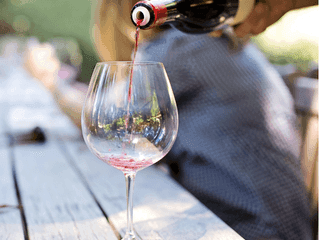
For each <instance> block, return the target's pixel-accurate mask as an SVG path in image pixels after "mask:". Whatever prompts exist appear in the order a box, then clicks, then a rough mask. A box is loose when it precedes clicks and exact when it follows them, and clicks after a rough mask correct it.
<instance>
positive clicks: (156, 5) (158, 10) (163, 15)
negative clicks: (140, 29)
mask: <svg viewBox="0 0 320 240" xmlns="http://www.w3.org/2000/svg"><path fill="white" fill-rule="evenodd" d="M142 2H144V3H146V4H148V5H149V6H151V7H152V9H153V12H154V18H155V20H154V22H153V24H152V25H151V26H150V27H149V28H153V27H155V26H160V25H162V24H163V23H165V21H166V20H167V16H168V13H167V7H166V5H165V4H163V3H161V2H160V1H159V2H156V1H155V2H152V3H151V2H147V1H142Z"/></svg>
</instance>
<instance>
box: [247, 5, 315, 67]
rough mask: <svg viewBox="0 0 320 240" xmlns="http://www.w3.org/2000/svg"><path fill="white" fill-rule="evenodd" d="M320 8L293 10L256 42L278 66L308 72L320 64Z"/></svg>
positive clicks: (255, 40) (255, 39)
mask: <svg viewBox="0 0 320 240" xmlns="http://www.w3.org/2000/svg"><path fill="white" fill-rule="evenodd" d="M318 16H319V15H318V7H310V8H305V9H301V10H296V11H291V12H289V13H287V14H286V15H285V16H283V17H282V18H281V19H280V20H279V21H278V22H277V23H276V24H274V25H272V26H270V27H269V28H268V29H267V30H266V31H265V32H263V33H262V34H260V35H258V36H256V37H254V38H252V41H253V42H254V43H255V44H256V45H257V46H258V47H259V48H260V49H261V50H262V51H263V52H264V54H265V55H266V56H267V58H268V59H269V61H270V62H272V63H273V64H277V65H285V64H293V65H295V66H296V68H297V69H299V70H301V71H304V72H307V71H308V70H309V68H310V66H311V64H314V63H318V62H319V61H318V60H319V18H318Z"/></svg>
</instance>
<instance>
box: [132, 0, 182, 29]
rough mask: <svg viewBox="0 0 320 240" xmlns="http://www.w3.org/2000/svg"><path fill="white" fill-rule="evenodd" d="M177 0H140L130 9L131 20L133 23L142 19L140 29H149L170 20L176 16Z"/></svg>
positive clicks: (135, 23) (177, 13)
mask: <svg viewBox="0 0 320 240" xmlns="http://www.w3.org/2000/svg"><path fill="white" fill-rule="evenodd" d="M177 3H178V2H177V1H176V0H167V1H140V2H138V3H137V4H135V5H134V7H133V8H132V10H131V20H132V22H133V23H134V25H137V23H138V21H139V20H140V19H142V21H141V23H140V28H141V29H150V28H153V27H156V26H160V25H162V24H164V23H165V22H170V21H172V20H173V19H175V18H176V17H178V15H179V12H178V11H177Z"/></svg>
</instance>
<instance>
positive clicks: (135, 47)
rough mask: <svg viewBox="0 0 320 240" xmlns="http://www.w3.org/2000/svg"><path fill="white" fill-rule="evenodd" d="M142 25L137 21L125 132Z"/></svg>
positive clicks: (140, 21)
mask: <svg viewBox="0 0 320 240" xmlns="http://www.w3.org/2000/svg"><path fill="white" fill-rule="evenodd" d="M141 23H142V19H141V20H138V21H137V28H136V35H135V36H136V39H135V45H134V50H133V59H132V68H131V71H130V80H129V90H128V108H127V118H126V131H127V129H128V123H129V107H130V102H131V97H132V77H133V67H134V63H135V60H136V55H137V50H138V45H139V30H140V24H141Z"/></svg>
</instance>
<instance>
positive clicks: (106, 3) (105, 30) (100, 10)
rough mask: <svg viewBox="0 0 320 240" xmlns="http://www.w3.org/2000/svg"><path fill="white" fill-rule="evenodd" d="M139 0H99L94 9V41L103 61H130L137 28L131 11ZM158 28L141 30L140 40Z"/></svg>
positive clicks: (150, 35)
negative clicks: (132, 20) (132, 19)
mask: <svg viewBox="0 0 320 240" xmlns="http://www.w3.org/2000/svg"><path fill="white" fill-rule="evenodd" d="M136 2H137V0H127V1H124V0H118V1H117V0H97V2H96V5H95V6H93V11H92V37H93V42H94V45H95V48H96V51H97V53H98V56H99V57H100V59H101V60H102V61H128V60H131V54H132V51H133V48H134V43H135V31H136V28H135V26H134V25H133V23H132V22H131V18H130V12H131V8H132V6H133V5H134V4H135V3H136ZM155 32H156V30H144V31H141V32H140V38H139V42H140V41H143V40H146V39H148V38H150V37H152V36H153V35H154V33H155Z"/></svg>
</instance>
